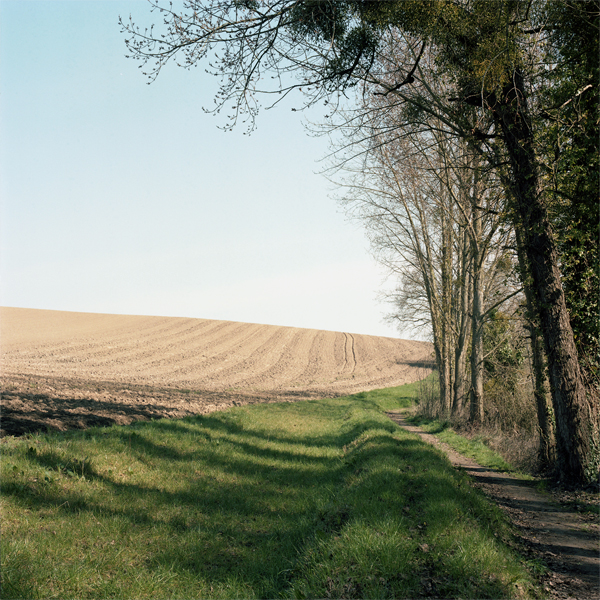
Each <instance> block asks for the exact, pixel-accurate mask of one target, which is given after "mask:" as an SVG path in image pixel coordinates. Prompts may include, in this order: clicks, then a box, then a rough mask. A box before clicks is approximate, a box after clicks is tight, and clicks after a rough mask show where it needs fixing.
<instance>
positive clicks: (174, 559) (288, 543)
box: [3, 399, 505, 597]
mask: <svg viewBox="0 0 600 600" xmlns="http://www.w3.org/2000/svg"><path fill="white" fill-rule="evenodd" d="M363 402H364V405H365V407H366V408H367V409H369V408H372V407H374V406H375V405H376V403H372V402H371V401H369V400H367V399H363ZM313 404H314V405H313V406H311V407H309V408H310V410H311V413H310V415H311V418H320V419H329V418H336V419H339V418H340V414H343V411H340V406H341V405H340V403H333V402H329V403H326V402H323V403H321V402H319V403H313ZM352 406H353V407H356V403H355V402H353V403H352ZM348 407H349V410H348V411H347V415H346V416H347V424H346V425H344V426H342V427H341V428H338V429H337V431H336V432H335V433H330V434H323V433H315V434H310V433H309V434H305V435H296V436H294V435H291V434H288V433H285V432H284V431H281V430H279V431H277V430H275V431H274V430H273V429H269V428H268V426H266V425H265V426H262V425H261V423H260V420H259V419H258V420H256V421H253V423H252V425H250V426H249V425H248V424H247V423H245V422H243V420H242V419H241V417H240V413H238V412H236V411H235V410H234V411H229V412H227V413H219V414H211V415H208V416H202V417H188V418H186V419H184V420H181V421H173V420H164V421H154V422H150V423H137V424H136V425H135V426H130V427H126V428H111V429H105V430H103V431H102V432H101V433H100V432H98V431H94V430H91V431H88V432H86V433H85V434H84V437H87V438H91V437H93V436H94V435H96V436H97V437H98V438H99V439H101V442H102V444H103V445H104V446H106V448H107V449H108V448H110V449H111V451H117V452H120V453H125V454H126V455H127V456H129V457H130V458H131V461H132V463H134V462H135V461H138V460H139V461H143V462H144V463H145V464H146V463H148V464H149V463H151V464H152V465H153V468H156V469H157V470H158V471H160V472H161V473H164V472H168V471H169V470H171V471H172V472H173V476H174V477H176V478H178V485H176V486H173V485H170V486H167V485H165V483H164V482H163V481H156V482H154V481H153V480H152V478H148V477H146V479H145V480H144V481H145V483H143V484H141V483H136V482H134V481H128V480H127V478H128V477H129V475H127V474H125V475H124V476H122V475H120V474H114V475H107V474H106V473H104V472H100V471H99V470H98V469H97V468H96V466H95V465H94V461H93V458H92V459H87V460H86V458H85V457H84V458H77V457H73V456H68V453H63V452H60V451H58V450H54V449H52V448H50V449H43V448H42V449H40V450H35V451H31V452H29V453H28V458H29V460H31V461H32V462H33V463H36V464H38V465H39V466H41V467H43V468H44V469H47V470H51V471H52V473H53V474H54V476H55V477H56V478H59V477H75V476H78V477H81V479H82V480H83V478H84V477H85V478H86V479H89V480H93V483H94V485H96V486H100V488H101V490H102V492H101V493H96V495H95V496H90V495H89V494H86V493H84V490H82V489H81V487H75V488H74V489H70V490H69V489H68V486H62V485H56V484H53V483H52V482H51V481H50V482H48V484H43V485H40V484H37V483H28V484H24V485H23V484H20V485H15V484H8V485H5V486H4V488H3V494H4V495H6V496H13V497H15V498H17V499H18V500H19V502H20V503H21V504H22V505H23V506H25V507H27V508H29V509H41V508H43V509H48V508H51V509H53V510H54V511H56V512H57V513H63V514H67V515H79V516H80V515H85V514H89V515H92V516H93V517H94V519H96V515H102V519H103V521H104V523H108V522H109V521H110V519H115V520H119V521H121V522H122V521H125V523H126V525H127V527H129V528H130V529H131V530H139V531H138V534H139V537H141V538H145V537H146V536H148V537H150V532H154V533H153V535H154V536H155V537H156V535H157V533H156V532H158V535H159V536H160V537H161V539H166V540H169V542H170V543H168V544H162V545H161V546H160V547H157V548H156V550H154V551H151V552H148V553H147V554H146V558H145V568H146V569H147V570H149V571H152V570H153V569H156V568H157V567H160V568H164V569H170V570H172V571H173V572H177V573H180V574H182V575H186V576H188V575H189V576H191V577H193V578H196V579H198V578H200V579H205V580H206V581H210V583H211V585H222V586H225V585H226V584H227V582H228V581H230V579H231V577H232V574H235V575H236V577H238V578H241V579H242V580H243V581H244V582H245V584H246V585H248V586H251V587H252V589H253V593H254V594H256V595H257V596H259V597H276V596H280V595H282V594H284V595H286V594H288V593H289V592H290V589H291V588H290V586H292V585H293V582H294V580H295V579H297V578H298V577H300V576H302V573H303V568H304V567H303V561H304V559H305V557H307V556H311V555H314V554H315V553H317V554H318V553H319V552H320V551H321V548H322V541H323V536H325V537H326V538H327V539H333V538H334V537H335V536H337V535H338V534H339V533H340V531H342V529H343V528H345V527H348V526H351V525H352V524H353V523H355V522H358V521H361V520H362V521H365V520H370V521H371V522H377V521H378V520H380V521H381V522H383V521H386V520H389V519H390V518H392V519H396V520H397V521H398V523H399V525H398V526H399V527H400V523H401V522H403V521H410V523H411V524H412V525H411V527H413V528H415V531H417V534H416V535H417V536H419V535H421V536H423V535H425V532H426V531H425V528H424V526H423V523H425V522H426V521H430V520H431V517H430V515H431V514H433V513H434V512H435V505H436V504H438V503H439V504H444V503H447V502H448V501H450V500H452V501H455V502H457V503H458V505H460V504H461V503H462V504H463V505H467V504H468V502H471V498H470V497H469V498H468V499H467V496H466V495H464V492H462V491H461V490H460V489H459V487H457V486H455V485H448V474H447V473H446V472H445V471H444V469H445V468H446V462H445V460H444V459H442V458H441V454H440V453H439V452H438V451H437V450H435V449H433V448H432V447H430V446H429V445H427V444H425V443H423V442H421V441H420V440H418V439H417V438H412V437H409V436H407V434H403V433H402V434H400V433H399V430H398V428H397V427H396V425H394V424H393V423H392V422H391V421H389V420H387V419H385V418H384V417H381V418H380V419H378V418H377V417H376V416H372V417H371V416H370V415H372V414H373V413H368V414H367V415H366V418H364V419H363V420H360V421H358V420H357V419H353V418H351V417H350V416H348V415H351V413H352V410H354V408H351V407H350V404H348ZM238 410H245V409H238ZM259 410H260V409H259ZM268 410H269V411H270V412H274V411H275V412H281V413H282V414H284V415H288V416H289V417H290V418H291V417H292V415H294V416H295V417H298V416H301V415H303V414H306V411H307V407H306V405H305V406H303V407H300V406H297V405H294V404H281V405H270V406H269V407H268ZM391 433H397V434H398V436H399V437H392V436H391V435H389V434H391ZM157 434H158V435H157ZM80 435H81V434H80ZM157 440H159V441H157ZM182 440H185V443H182ZM190 441H191V443H190ZM324 448H332V449H335V450H336V451H335V452H332V453H329V454H323V449H324ZM70 473H71V475H70ZM130 479H131V477H130ZM55 483H56V482H55ZM167 487H168V488H169V489H166V488H167ZM174 488H176V489H174ZM432 491H433V493H432ZM461 494H463V495H464V497H462V496H461ZM467 500H468V502H467ZM407 506H408V507H409V511H408V513H407V512H406V508H407ZM407 515H408V516H407ZM417 523H419V525H417ZM107 526H108V525H107ZM482 526H483V527H485V525H482ZM406 527H407V532H408V531H409V526H408V525H407V526H406ZM407 534H408V533H407ZM490 535H491V534H490ZM173 540H176V542H175V543H173ZM438 571H439V572H440V573H441V574H439V578H441V579H440V582H439V583H438V585H440V586H441V585H442V583H441V582H442V580H443V579H444V577H446V576H447V573H446V571H445V570H444V569H443V568H442V567H439V566H436V565H433V566H432V565H429V566H428V565H427V561H426V560H423V561H421V562H418V563H417V564H415V565H414V573H413V574H411V575H410V576H409V577H408V578H407V579H406V580H401V581H400V580H399V583H398V582H397V583H396V584H394V585H402V586H405V587H404V588H399V589H396V590H395V591H394V593H395V594H408V593H410V594H413V595H419V594H421V593H423V588H422V586H423V585H424V584H422V582H421V580H420V579H419V577H420V576H421V575H422V574H423V573H425V574H426V575H427V577H428V578H429V579H431V577H433V575H432V573H433V574H435V576H436V577H437V576H438ZM470 576H471V577H472V578H473V579H474V580H475V579H477V578H478V577H481V574H480V573H478V572H477V570H476V569H475V568H474V569H473V573H472V575H470ZM386 577H387V575H386ZM381 580H382V581H383V580H385V581H392V575H391V574H390V575H389V577H388V579H385V577H384V576H383V575H382V577H381ZM444 581H445V580H444ZM344 585H347V584H346V583H345V584H344ZM373 585H375V584H373ZM381 585H383V584H381ZM386 585H388V584H386ZM429 585H431V584H429ZM444 585H445V584H444ZM448 585H450V584H448ZM361 586H362V584H360V585H359V584H358V583H356V585H355V586H354V588H352V589H354V590H355V591H357V590H358V591H360V593H367V592H368V593H374V592H372V591H369V589H366V588H365V587H364V586H362V587H361ZM406 586H408V587H406ZM358 591H357V593H358ZM504 591H505V590H504V588H501V587H494V588H493V589H492V590H491V592H490V594H491V596H489V597H494V594H497V595H502V594H503V593H504ZM330 592H331V590H330ZM311 593H313V594H317V595H321V596H322V595H325V594H326V593H328V592H327V589H325V588H323V589H313V590H312V592H311ZM332 593H333V592H332ZM403 597H406V596H403Z"/></svg>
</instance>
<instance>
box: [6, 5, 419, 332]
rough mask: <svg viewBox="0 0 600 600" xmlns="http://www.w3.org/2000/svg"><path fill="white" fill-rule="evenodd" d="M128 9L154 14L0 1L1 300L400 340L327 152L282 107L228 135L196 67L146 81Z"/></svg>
mask: <svg viewBox="0 0 600 600" xmlns="http://www.w3.org/2000/svg"><path fill="white" fill-rule="evenodd" d="M130 13H131V14H132V15H133V16H134V19H135V20H138V21H144V20H147V19H148V6H147V4H146V3H145V2H141V1H135V2H121V1H119V0H109V1H84V0H70V1H64V2H63V1H54V0H50V1H30V0H17V1H8V0H0V57H1V60H0V165H1V166H0V168H1V172H0V217H1V224H0V282H1V287H0V304H1V305H3V306H19V307H27V308H48V309H56V310H76V311H89V312H106V313H121V314H146V315H164V316H186V317H199V318H209V319H227V320H233V321H246V322H254V323H269V324H275V325H289V326H297V327H311V328H317V329H329V330H336V331H349V332H353V333H366V334H373V335H390V336H397V335H398V334H397V333H396V331H395V329H394V328H392V327H391V326H389V325H386V324H385V323H383V322H382V319H383V316H384V315H385V313H386V311H387V310H388V306H387V305H385V304H382V303H381V302H379V301H378V300H377V294H378V292H379V291H380V290H381V289H382V286H383V284H384V279H385V277H384V273H383V271H382V270H381V269H380V268H379V267H378V266H377V264H376V263H375V261H374V260H373V259H372V258H371V256H370V255H369V253H368V241H367V240H366V238H365V235H364V233H363V231H362V230H361V228H360V225H359V224H357V223H351V222H349V221H348V220H347V219H346V217H345V216H344V214H343V212H342V211H341V209H340V208H339V206H338V205H337V204H336V202H335V201H334V200H333V199H331V194H332V192H333V188H332V184H331V183H329V182H328V181H327V180H326V179H325V177H323V176H322V175H320V174H319V171H321V170H322V168H323V164H322V163H319V162H318V161H319V159H321V158H323V157H324V156H325V155H326V154H327V141H326V140H325V139H322V138H314V137H310V136H308V135H307V134H306V132H305V130H304V127H303V123H302V118H303V117H302V115H301V114H300V113H297V112H292V111H291V106H294V105H295V103H294V102H293V101H292V102H291V103H289V102H288V103H287V104H286V105H284V106H281V107H277V108H275V109H273V110H270V111H262V112H261V114H260V115H259V118H258V126H257V129H256V130H255V132H254V133H253V134H252V135H251V136H247V135H243V133H244V131H245V128H244V127H240V128H239V129H236V130H234V131H233V132H228V133H225V132H223V131H222V130H220V129H218V127H217V126H218V125H223V124H224V119H223V118H219V117H212V116H210V115H207V114H205V113H204V112H203V111H202V107H203V106H208V107H210V106H211V105H212V104H213V100H212V99H213V96H214V92H215V90H216V83H217V82H216V81H215V80H214V78H212V77H211V76H209V75H207V74H205V73H204V70H203V68H202V67H200V68H198V69H194V70H192V71H185V70H183V69H179V68H177V67H176V66H175V65H171V66H170V68H167V69H165V70H164V71H163V72H162V74H161V75H160V76H159V78H158V79H157V80H156V82H155V83H153V84H152V85H147V83H146V79H145V78H144V77H143V75H142V74H141V72H140V70H139V69H138V67H137V64H136V63H135V62H134V61H132V60H128V59H126V58H125V54H126V48H125V45H124V40H123V35H122V34H121V33H120V28H119V25H118V17H119V15H121V16H123V17H127V16H128V15H129V14H130ZM315 116H318V115H313V117H315ZM388 285H389V283H388ZM403 337H410V334H407V333H404V334H403Z"/></svg>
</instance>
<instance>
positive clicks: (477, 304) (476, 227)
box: [469, 209, 483, 425]
mask: <svg viewBox="0 0 600 600" xmlns="http://www.w3.org/2000/svg"><path fill="white" fill-rule="evenodd" d="M475 210H476V209H475ZM475 210H474V211H473V237H474V239H473V240H472V243H471V246H472V248H473V251H472V260H473V275H472V279H473V294H472V299H473V307H472V310H471V315H472V316H471V340H472V341H471V390H470V393H471V397H470V415H469V421H470V422H471V423H472V424H473V425H481V424H482V423H483V286H482V281H481V277H482V265H481V257H480V252H479V240H480V238H481V215H476V214H475Z"/></svg>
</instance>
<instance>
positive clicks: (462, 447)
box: [407, 415, 532, 479]
mask: <svg viewBox="0 0 600 600" xmlns="http://www.w3.org/2000/svg"><path fill="white" fill-rule="evenodd" d="M407 421H409V422H410V423H412V424H413V425H418V426H419V427H420V428H421V429H423V431H426V432H427V433H431V434H433V435H435V436H436V437H437V438H438V439H440V440H441V441H442V442H446V444H448V445H449V446H450V447H452V448H454V449H455V450H456V451H457V452H459V453H460V454H462V455H463V456H468V457H469V458H472V459H473V460H474V461H475V462H476V463H478V464H480V465H481V466H482V467H488V468H492V469H496V470H498V471H503V472H506V473H512V474H514V475H516V476H519V477H523V478H524V479H532V477H531V476H530V475H527V474H524V473H521V472H519V471H518V470H517V469H516V468H515V467H513V466H512V465H511V464H509V463H508V462H507V461H506V460H504V458H503V457H502V456H501V455H500V454H499V453H498V452H495V451H494V450H492V449H491V448H490V447H489V446H487V445H486V443H485V440H484V438H483V437H482V436H474V437H473V438H466V437H464V436H462V435H459V434H458V433H456V432H455V431H454V430H453V429H452V427H451V426H450V423H448V422H447V421H440V420H438V419H432V418H429V417H424V416H422V415H414V416H412V417H408V418H407Z"/></svg>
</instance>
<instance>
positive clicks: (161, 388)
mask: <svg viewBox="0 0 600 600" xmlns="http://www.w3.org/2000/svg"><path fill="white" fill-rule="evenodd" d="M0 345H1V350H2V362H1V366H2V376H1V379H0V383H1V386H2V387H1V391H2V415H1V421H0V426H1V433H2V435H22V434H23V433H27V432H35V431H40V430H42V431H45V430H65V429H72V428H87V427H90V426H94V425H100V426H102V425H110V424H127V423H130V422H132V421H135V420H148V419H155V418H160V417H182V416H186V415H193V414H203V413H207V412H211V411H214V410H221V409H224V408H227V407H229V406H233V405H242V404H252V403H256V402H275V401H285V400H287V401H296V400H303V399H308V398H319V397H320V398H322V397H335V396H341V395H346V394H351V393H355V392H359V391H362V390H369V389H375V388H383V387H390V386H396V385H402V384H404V383H409V382H412V381H416V380H418V379H422V378H423V377H425V376H426V375H427V374H429V373H430V372H431V362H430V355H431V345H430V344H427V343H424V342H413V341H407V340H399V339H395V338H384V337H376V336H368V335H357V334H350V333H341V332H333V331H320V330H315V329H299V328H294V327H278V326H273V325H256V324H250V323H236V322H231V321H214V320H207V319H187V318H172V317H144V316H128V315H103V314H90V313H72V312H62V311H47V310H32V309H20V308H0Z"/></svg>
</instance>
